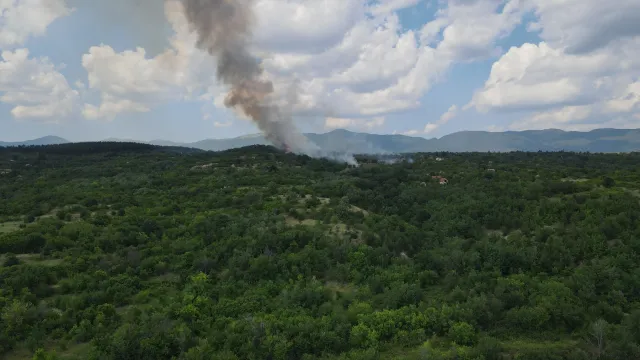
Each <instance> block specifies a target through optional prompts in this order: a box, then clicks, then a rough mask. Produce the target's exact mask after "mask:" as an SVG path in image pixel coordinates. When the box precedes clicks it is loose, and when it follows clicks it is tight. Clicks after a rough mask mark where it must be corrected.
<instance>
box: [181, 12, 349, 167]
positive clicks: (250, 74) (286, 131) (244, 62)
mask: <svg viewBox="0 0 640 360" xmlns="http://www.w3.org/2000/svg"><path fill="white" fill-rule="evenodd" d="M182 3H183V5H184V12H185V16H186V18H187V20H188V22H189V25H190V26H191V29H192V30H193V31H195V32H196V33H197V35H198V41H197V46H198V47H199V48H200V49H203V50H206V51H208V52H209V53H210V54H211V55H212V56H215V57H216V58H217V59H218V63H217V77H218V80H219V81H222V82H223V83H224V84H226V85H229V86H230V87H231V90H230V92H229V94H227V97H226V99H225V106H227V107H230V108H236V109H239V110H241V111H242V112H243V113H244V114H245V115H247V116H249V117H250V118H251V119H252V120H253V121H254V122H255V123H256V124H257V125H258V127H259V128H260V130H261V131H262V132H263V133H264V134H265V137H266V138H267V139H268V140H269V141H271V142H272V143H273V144H274V145H275V146H277V147H279V148H281V149H282V148H289V149H291V150H292V151H294V152H297V153H305V154H307V155H310V156H315V157H319V156H323V152H322V151H321V150H320V148H318V146H317V145H315V144H314V143H312V142H311V141H309V140H308V139H307V138H306V137H305V136H304V135H302V134H301V133H300V132H298V131H297V130H296V128H295V126H294V124H293V121H292V119H291V118H290V117H289V116H286V115H284V114H283V112H282V111H280V109H279V108H278V106H276V105H275V104H274V102H273V101H272V100H271V98H270V95H272V94H273V91H274V89H273V83H272V82H271V81H269V80H266V79H264V78H263V77H262V67H261V66H260V63H259V61H258V60H257V59H255V58H254V57H252V56H251V54H250V53H249V51H248V43H249V39H250V37H251V30H252V25H253V22H254V15H253V6H252V5H253V0H182ZM334 158H335V157H334ZM339 160H342V161H346V162H350V163H355V160H354V159H353V157H351V156H341V157H340V158H339Z"/></svg>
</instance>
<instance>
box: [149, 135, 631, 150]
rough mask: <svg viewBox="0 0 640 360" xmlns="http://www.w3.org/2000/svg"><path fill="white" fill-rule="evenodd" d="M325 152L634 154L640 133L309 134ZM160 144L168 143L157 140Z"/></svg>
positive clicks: (214, 144)
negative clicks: (435, 135) (431, 136)
mask: <svg viewBox="0 0 640 360" xmlns="http://www.w3.org/2000/svg"><path fill="white" fill-rule="evenodd" d="M305 135H307V137H309V139H311V140H312V141H313V142H315V143H316V144H318V145H319V146H320V147H322V148H324V149H331V150H333V151H338V152H351V153H360V154H371V153H378V154H380V153H399V152H430V151H453V152H466V151H501V152H502V151H516V150H521V151H538V150H542V151H560V150H565V151H590V152H629V151H638V150H640V129H632V130H627V129H597V130H593V131H589V132H577V131H562V130H557V129H549V130H528V131H507V132H487V131H461V132H457V133H453V134H450V135H446V136H443V137H441V138H439V139H436V138H434V139H425V138H421V137H412V136H405V135H375V134H367V133H357V132H352V131H348V130H342V129H340V130H334V131H331V132H328V133H324V134H313V133H311V134H305ZM151 143H152V144H155V145H169V142H162V141H153V142H151ZM268 143H269V142H268V141H266V140H265V139H264V138H263V137H262V136H261V135H249V136H242V137H237V138H232V139H208V140H202V141H198V142H194V143H170V144H171V145H174V146H188V147H195V148H198V149H203V150H214V151H220V150H227V149H231V148H236V147H242V146H248V145H258V144H268Z"/></svg>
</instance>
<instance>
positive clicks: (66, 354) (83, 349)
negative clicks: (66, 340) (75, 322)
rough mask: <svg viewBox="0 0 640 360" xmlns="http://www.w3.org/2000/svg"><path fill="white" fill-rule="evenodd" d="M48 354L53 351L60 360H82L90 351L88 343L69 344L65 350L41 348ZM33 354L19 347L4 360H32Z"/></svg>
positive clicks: (24, 347) (53, 347)
mask: <svg viewBox="0 0 640 360" xmlns="http://www.w3.org/2000/svg"><path fill="white" fill-rule="evenodd" d="M43 349H45V350H46V351H48V352H51V351H55V353H56V355H57V356H58V358H59V359H61V360H84V359H87V358H88V356H89V352H90V351H91V344H90V343H81V344H73V343H71V344H69V345H68V346H67V347H66V349H61V348H60V347H59V346H49V345H45V346H43ZM33 355H34V352H33V351H31V350H29V349H28V348H27V347H26V346H24V345H23V346H19V347H18V348H16V349H15V350H13V351H12V352H10V353H8V354H5V357H3V358H2V359H4V360H31V359H33Z"/></svg>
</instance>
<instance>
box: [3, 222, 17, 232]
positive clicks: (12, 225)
mask: <svg viewBox="0 0 640 360" xmlns="http://www.w3.org/2000/svg"><path fill="white" fill-rule="evenodd" d="M20 224H21V222H20V221H8V222H4V223H0V234H6V233H10V232H14V231H18V230H20Z"/></svg>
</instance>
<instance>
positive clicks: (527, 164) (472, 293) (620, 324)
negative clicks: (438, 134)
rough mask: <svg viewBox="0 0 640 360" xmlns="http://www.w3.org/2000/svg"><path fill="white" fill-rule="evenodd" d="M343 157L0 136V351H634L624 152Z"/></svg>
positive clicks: (122, 355) (416, 354)
mask: <svg viewBox="0 0 640 360" xmlns="http://www.w3.org/2000/svg"><path fill="white" fill-rule="evenodd" d="M359 161H360V162H361V166H359V167H349V166H347V165H346V164H338V163H333V162H329V161H327V160H319V159H311V158H309V157H305V156H297V155H293V154H284V153H282V152H279V151H277V150H275V149H274V148H271V147H267V146H252V147H246V148H241V149H235V150H229V151H225V152H218V153H214V152H200V151H193V150H188V149H184V148H160V147H154V146H151V145H142V144H122V143H102V144H97V143H93V144H92V143H85V144H65V145H57V146H44V147H23V148H5V149H2V148H0V358H2V357H4V358H6V359H49V360H51V359H136V360H137V359H149V360H151V359H153V360H158V359H189V360H196V359H202V360H204V359H220V360H232V359H251V360H258V359H260V360H263V359H266V360H269V359H270V360H285V359H286V360H293V359H303V360H312V359H317V360H330V359H334V360H337V359H344V360H346V359H350V360H356V359H359V360H364V359H367V360H371V359H416V360H417V359H425V360H426V359H474V360H498V359H504V360H508V359H521V360H524V359H527V360H533V359H572V360H582V359H640V262H639V261H638V260H639V257H638V253H639V252H640V154H638V153H632V154H585V153H567V152H555V153H545V152H537V153H525V152H513V153H464V154H456V153H438V154H412V155H410V156H409V155H407V156H405V157H404V159H401V161H396V162H392V161H381V160H380V159H376V158H373V157H368V158H365V157H360V158H359ZM435 176H441V177H445V178H447V180H448V184H446V185H441V184H440V183H439V180H438V179H437V178H434V177H435Z"/></svg>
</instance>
